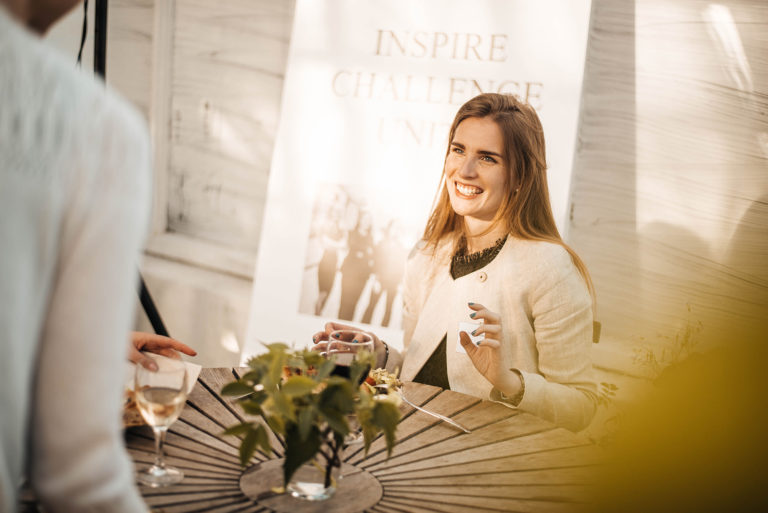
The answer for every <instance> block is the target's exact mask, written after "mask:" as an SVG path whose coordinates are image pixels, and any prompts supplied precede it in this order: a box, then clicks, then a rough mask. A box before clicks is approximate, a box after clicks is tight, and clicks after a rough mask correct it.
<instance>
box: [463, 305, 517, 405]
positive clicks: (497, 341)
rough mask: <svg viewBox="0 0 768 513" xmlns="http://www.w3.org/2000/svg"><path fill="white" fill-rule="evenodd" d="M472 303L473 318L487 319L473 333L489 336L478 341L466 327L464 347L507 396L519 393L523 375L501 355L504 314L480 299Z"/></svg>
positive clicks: (492, 382)
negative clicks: (481, 302)
mask: <svg viewBox="0 0 768 513" xmlns="http://www.w3.org/2000/svg"><path fill="white" fill-rule="evenodd" d="M468 306H469V308H470V309H472V310H474V312H472V314H470V318H471V319H473V320H475V321H476V320H478V319H482V320H483V323H482V324H480V325H478V327H477V329H475V331H474V332H472V335H481V334H485V338H484V339H483V340H481V341H480V342H478V344H477V345H475V344H474V343H472V339H470V338H469V335H468V334H467V333H466V332H464V331H462V332H460V333H459V341H460V342H461V345H462V347H464V350H465V351H466V352H467V355H468V356H469V358H470V360H472V364H473V365H474V366H475V369H477V371H478V372H479V373H480V374H482V375H483V376H484V377H485V379H487V380H488V381H489V382H490V383H491V384H492V385H493V386H494V387H496V388H497V389H498V390H500V391H501V392H502V393H503V394H504V395H506V396H515V395H517V394H518V393H519V392H520V389H521V388H522V386H523V384H522V381H521V379H520V376H519V374H517V373H516V372H513V371H511V370H510V369H508V368H507V367H506V366H505V365H504V362H503V361H502V358H501V344H502V343H503V342H504V341H503V340H502V337H503V331H502V329H501V316H500V315H499V314H497V313H496V312H492V311H490V310H488V309H487V308H485V306H483V305H481V304H479V303H469V305H468Z"/></svg>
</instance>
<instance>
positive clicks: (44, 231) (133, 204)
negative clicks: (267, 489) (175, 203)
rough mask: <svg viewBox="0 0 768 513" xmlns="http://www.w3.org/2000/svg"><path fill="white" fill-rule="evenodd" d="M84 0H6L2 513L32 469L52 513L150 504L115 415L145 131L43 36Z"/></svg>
mask: <svg viewBox="0 0 768 513" xmlns="http://www.w3.org/2000/svg"><path fill="white" fill-rule="evenodd" d="M77 3H78V2H76V1H73V0H59V1H55V0H47V1H46V0H40V1H35V0H0V240H2V241H3V248H2V250H1V251H2V257H1V259H0V304H1V305H2V308H0V411H1V412H2V414H1V415H0V511H2V512H10V511H15V510H16V508H17V495H18V487H19V485H20V483H21V481H22V479H23V477H24V476H26V478H27V479H28V481H29V483H30V485H31V487H32V489H33V491H34V493H35V494H36V496H37V497H38V499H39V500H40V502H41V503H42V506H43V508H44V509H45V510H46V511H50V512H70V511H71V512H101V511H110V512H141V511H147V507H146V505H145V504H144V502H143V500H142V498H141V496H140V495H139V493H138V491H137V489H136V487H135V485H134V483H133V470H132V466H131V463H130V460H129V458H128V455H127V453H126V451H125V448H124V444H123V439H122V433H121V428H122V426H121V424H120V409H121V405H122V403H123V400H122V394H123V377H124V373H123V372H122V369H123V366H124V365H125V363H124V361H125V357H126V337H127V335H128V332H129V328H130V324H131V319H132V309H133V305H134V303H135V290H134V287H135V284H136V268H137V263H138V257H139V251H140V249H141V246H142V242H143V240H144V237H145V235H146V231H147V228H148V221H149V201H150V183H151V174H150V160H151V158H150V146H149V137H148V131H147V128H146V126H145V123H144V122H143V121H142V120H141V118H140V116H139V115H138V114H137V113H136V112H135V111H134V110H133V109H132V108H131V107H129V106H128V104H127V103H126V102H125V101H123V100H121V99H120V98H118V97H117V96H115V95H114V94H113V93H111V92H110V91H108V90H105V87H104V85H103V84H102V83H99V82H97V81H96V80H94V79H92V78H90V77H87V76H86V75H84V74H82V73H80V72H78V71H77V70H76V69H75V66H74V64H73V63H72V62H70V61H69V60H68V59H66V58H65V57H64V56H62V55H59V54H58V53H57V52H56V51H55V50H53V49H51V48H49V47H47V46H46V44H44V43H43V42H42V41H41V40H40V38H39V35H40V34H43V33H44V32H45V31H46V30H47V29H48V27H49V26H50V25H51V24H53V23H54V22H55V21H56V20H57V19H58V18H60V17H61V16H62V15H63V14H65V13H66V12H67V11H69V10H70V9H71V8H72V7H73V6H74V5H75V4H77ZM118 370H119V372H118Z"/></svg>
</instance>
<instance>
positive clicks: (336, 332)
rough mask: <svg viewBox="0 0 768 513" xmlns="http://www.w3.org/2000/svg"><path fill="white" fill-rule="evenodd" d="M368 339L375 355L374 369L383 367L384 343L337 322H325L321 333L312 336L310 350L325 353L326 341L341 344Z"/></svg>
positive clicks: (373, 336)
mask: <svg viewBox="0 0 768 513" xmlns="http://www.w3.org/2000/svg"><path fill="white" fill-rule="evenodd" d="M368 337H371V339H373V352H374V353H376V367H377V368H380V367H383V366H384V360H385V358H386V351H387V350H386V348H385V347H384V343H383V342H382V341H381V340H379V337H377V336H376V334H375V333H372V332H370V331H365V330H361V329H360V328H358V327H356V326H350V325H348V324H341V323H338V322H327V323H326V324H325V329H324V330H323V331H318V332H317V333H315V334H314V335H312V342H313V343H314V345H313V346H312V347H311V349H312V350H313V351H325V350H326V349H327V347H328V341H329V340H331V339H333V340H340V341H342V342H351V341H353V340H365V339H366V338H368Z"/></svg>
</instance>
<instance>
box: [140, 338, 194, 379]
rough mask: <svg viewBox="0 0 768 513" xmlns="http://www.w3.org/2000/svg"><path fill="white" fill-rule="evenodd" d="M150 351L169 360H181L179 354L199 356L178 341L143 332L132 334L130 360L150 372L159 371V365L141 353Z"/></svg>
mask: <svg viewBox="0 0 768 513" xmlns="http://www.w3.org/2000/svg"><path fill="white" fill-rule="evenodd" d="M141 351H149V352H150V353H156V354H159V355H162V356H167V357H168V358H176V359H179V358H181V355H179V352H182V353H184V354H186V355H189V356H197V351H195V350H194V349H192V348H191V347H189V346H188V345H186V344H183V343H182V342H179V341H178V340H176V339H173V338H169V337H164V336H162V335H155V334H154V333H144V332H141V331H133V332H131V343H130V344H129V346H128V359H129V360H130V361H132V362H133V363H135V364H137V365H142V366H143V367H144V368H146V369H149V370H157V364H156V363H155V362H153V361H152V359H151V358H149V357H148V356H146V355H144V354H142V353H141Z"/></svg>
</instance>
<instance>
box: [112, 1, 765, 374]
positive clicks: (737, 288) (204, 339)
mask: <svg viewBox="0 0 768 513" xmlns="http://www.w3.org/2000/svg"><path fill="white" fill-rule="evenodd" d="M712 6H720V7H715V10H714V11H713V10H712ZM292 13H293V2H290V1H289V2H286V1H280V0H271V1H270V0H226V1H222V2H207V1H204V0H175V1H174V0H162V1H161V0H112V1H111V2H110V13H109V14H110V28H109V30H110V31H109V48H108V55H109V62H108V69H107V73H108V78H109V82H110V83H112V84H113V85H114V86H115V87H117V88H118V89H121V90H122V91H124V92H125V93H126V94H127V95H128V96H129V98H131V99H132V101H134V102H135V103H136V104H137V105H138V106H139V107H140V108H141V109H142V110H143V111H144V112H145V113H147V115H148V117H149V119H150V120H151V122H152V126H153V131H154V133H155V136H156V144H157V150H156V151H157V155H158V157H157V171H156V172H157V174H158V179H157V183H158V187H157V198H156V202H155V224H154V235H153V237H152V239H151V240H150V243H149V246H148V250H147V259H146V262H145V277H146V278H147V281H148V283H149V286H150V289H151V291H152V293H153V294H154V295H155V296H156V299H157V302H158V303H159V306H160V310H161V312H162V313H163V316H164V317H165V319H166V322H167V324H168V327H169V329H170V331H171V333H172V334H173V335H175V336H177V337H179V338H182V339H183V340H185V341H186V342H188V343H190V344H192V345H194V346H196V347H197V348H198V349H199V350H200V352H201V356H200V357H199V360H200V362H201V363H203V364H204V365H228V364H232V363H236V362H237V360H238V355H237V344H238V343H239V342H240V341H242V340H243V335H244V332H245V323H246V315H247V311H248V301H249V295H250V275H251V271H252V268H253V263H254V258H255V254H256V250H257V249H258V248H257V246H258V235H259V229H260V223H261V219H262V214H263V208H264V194H265V189H266V187H265V186H266V182H267V177H268V171H269V167H270V157H271V151H272V146H273V143H274V137H275V131H276V123H277V120H278V117H279V110H280V93H281V87H282V78H283V73H284V70H285V59H286V55H287V49H288V44H289V40H290V31H291V22H292ZM729 20H732V22H731V21H729ZM734 35H735V37H734ZM737 40H738V41H740V45H739V44H737V43H735V41H737ZM740 49H741V50H743V53H741V54H740V53H739V51H740ZM767 59H768V4H766V3H765V2H764V1H761V0H729V1H724V2H722V3H721V4H712V3H711V2H705V1H703V0H673V1H663V0H636V1H634V2H632V1H627V0H593V13H592V21H591V27H590V35H589V43H588V53H587V62H586V70H585V84H584V94H583V98H582V106H581V118H580V125H579V141H578V150H577V156H576V164H575V169H574V180H573V190H572V207H573V208H572V220H571V228H570V236H569V237H570V242H571V243H572V245H573V246H574V247H575V249H576V250H577V251H578V252H579V253H580V254H581V255H582V256H583V258H584V259H585V261H586V262H587V265H588V266H589V268H590V270H591V272H592V275H593V278H594V281H595V284H596V287H597V293H598V304H599V318H600V320H601V321H602V322H603V329H604V337H603V340H602V342H601V343H600V344H598V345H597V346H596V347H595V353H596V361H597V363H598V365H599V367H600V368H601V377H602V378H603V379H606V380H608V381H611V382H615V383H619V385H620V386H621V387H623V388H624V389H627V388H631V386H632V383H633V381H632V380H631V378H630V376H642V375H645V374H646V373H647V370H648V369H647V368H646V367H645V366H643V365H641V364H639V363H637V362H636V361H635V357H636V356H637V350H638V348H646V349H648V350H653V351H654V352H655V354H656V355H657V356H658V357H659V358H661V357H662V351H663V350H664V349H665V348H666V349H669V348H670V347H673V346H675V344H676V343H675V337H676V336H678V343H677V344H678V345H679V340H681V339H680V337H679V335H680V334H682V333H683V332H684V330H685V328H686V326H687V325H688V324H690V325H691V326H696V325H697V323H699V322H701V330H700V331H699V332H698V334H695V335H694V339H695V340H700V341H701V343H700V344H699V346H698V347H699V348H704V347H706V346H707V345H708V344H710V343H712V342H713V341H726V342H728V341H730V340H733V339H738V338H741V337H743V336H744V333H747V332H751V333H755V332H757V333H760V334H761V335H762V336H763V337H764V334H765V333H766V331H765V328H766V326H765V318H766V317H768V315H766V313H768V312H767V310H768V301H767V300H766V296H767V295H768V269H766V266H767V264H766V261H767V260H768V259H766V253H768V238H767V237H766V226H767V225H766V221H767V220H768V206H767V205H768V179H767V178H766V171H768V169H767V168H768V126H767V125H768V123H766V112H768V105H766V103H767V101H766V93H768V60H767ZM139 322H140V325H143V326H146V323H145V321H143V320H140V321H139ZM643 354H645V355H646V356H647V354H648V353H647V352H646V353H642V351H641V356H642V355H643Z"/></svg>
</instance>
